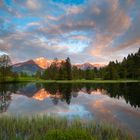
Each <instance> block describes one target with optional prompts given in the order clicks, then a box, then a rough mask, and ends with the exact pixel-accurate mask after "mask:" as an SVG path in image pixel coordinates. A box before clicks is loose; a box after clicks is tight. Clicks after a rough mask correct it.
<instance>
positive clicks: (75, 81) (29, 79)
mask: <svg viewBox="0 0 140 140" xmlns="http://www.w3.org/2000/svg"><path fill="white" fill-rule="evenodd" d="M18 82H34V83H139V82H140V80H131V79H118V80H100V79H95V80H83V79H82V80H43V79H35V78H19V79H17V80H14V79H12V78H9V79H7V80H6V81H4V82H3V81H0V83H18Z"/></svg>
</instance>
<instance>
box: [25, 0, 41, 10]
mask: <svg viewBox="0 0 140 140" xmlns="http://www.w3.org/2000/svg"><path fill="white" fill-rule="evenodd" d="M26 5H27V7H28V8H29V9H31V10H36V9H39V8H41V4H40V2H39V1H37V0H27V2H26Z"/></svg>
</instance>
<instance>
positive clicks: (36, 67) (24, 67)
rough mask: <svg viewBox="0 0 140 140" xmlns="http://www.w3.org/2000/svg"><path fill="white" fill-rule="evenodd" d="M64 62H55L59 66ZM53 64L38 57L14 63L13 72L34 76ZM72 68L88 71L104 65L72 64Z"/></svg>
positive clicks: (51, 61)
mask: <svg viewBox="0 0 140 140" xmlns="http://www.w3.org/2000/svg"><path fill="white" fill-rule="evenodd" d="M63 61H64V60H61V59H60V60H57V62H58V65H61V62H63ZM53 62H54V60H50V59H47V58H44V57H39V58H36V59H31V60H28V61H25V62H20V63H16V64H14V65H13V70H14V71H15V72H18V73H20V72H26V73H28V74H35V73H36V72H37V71H43V70H45V69H47V68H49V67H50V65H51V64H52V63H53ZM73 66H76V67H77V68H78V69H81V70H86V69H88V68H90V69H94V68H97V69H99V68H101V67H104V66H105V65H101V64H92V63H89V62H86V63H83V64H73Z"/></svg>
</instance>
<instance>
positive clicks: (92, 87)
mask: <svg viewBox="0 0 140 140" xmlns="http://www.w3.org/2000/svg"><path fill="white" fill-rule="evenodd" d="M43 87H45V89H46V90H47V91H48V92H50V93H51V94H54V95H55V94H57V93H58V91H59V92H60V93H59V94H61V96H60V98H58V97H56V98H55V96H53V103H54V104H57V103H58V101H59V100H61V101H66V103H67V104H70V102H71V98H72V97H77V96H78V92H79V91H83V92H85V93H88V94H91V92H92V91H97V90H98V89H100V92H101V93H102V94H107V95H109V96H110V97H111V98H117V99H119V98H120V97H121V98H124V99H125V101H126V103H129V104H130V105H131V106H134V107H140V100H139V99H140V84H139V83H125V84H124V83H120V84H119V83H118V84H116V83H112V84H95V83H94V84H56V83H55V84H46V85H44V86H43ZM54 98H55V99H54Z"/></svg>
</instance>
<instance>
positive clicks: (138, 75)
mask: <svg viewBox="0 0 140 140" xmlns="http://www.w3.org/2000/svg"><path fill="white" fill-rule="evenodd" d="M40 76H41V74H40ZM42 78H44V79H50V80H72V79H73V80H78V79H86V80H93V79H97V78H98V79H99V78H100V79H104V80H117V79H140V49H139V50H138V52H136V53H135V54H133V53H132V54H129V55H128V56H127V57H125V58H124V59H123V61H122V62H118V61H117V60H116V61H115V62H114V61H110V62H109V64H108V65H107V66H105V67H103V68H99V69H97V68H94V69H91V68H87V69H86V70H81V69H78V68H77V67H76V66H72V65H71V62H70V58H67V59H66V60H65V61H63V62H62V63H61V66H58V59H55V60H54V62H53V63H52V65H51V66H50V67H49V68H48V69H46V70H45V71H44V73H43V74H42Z"/></svg>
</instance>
